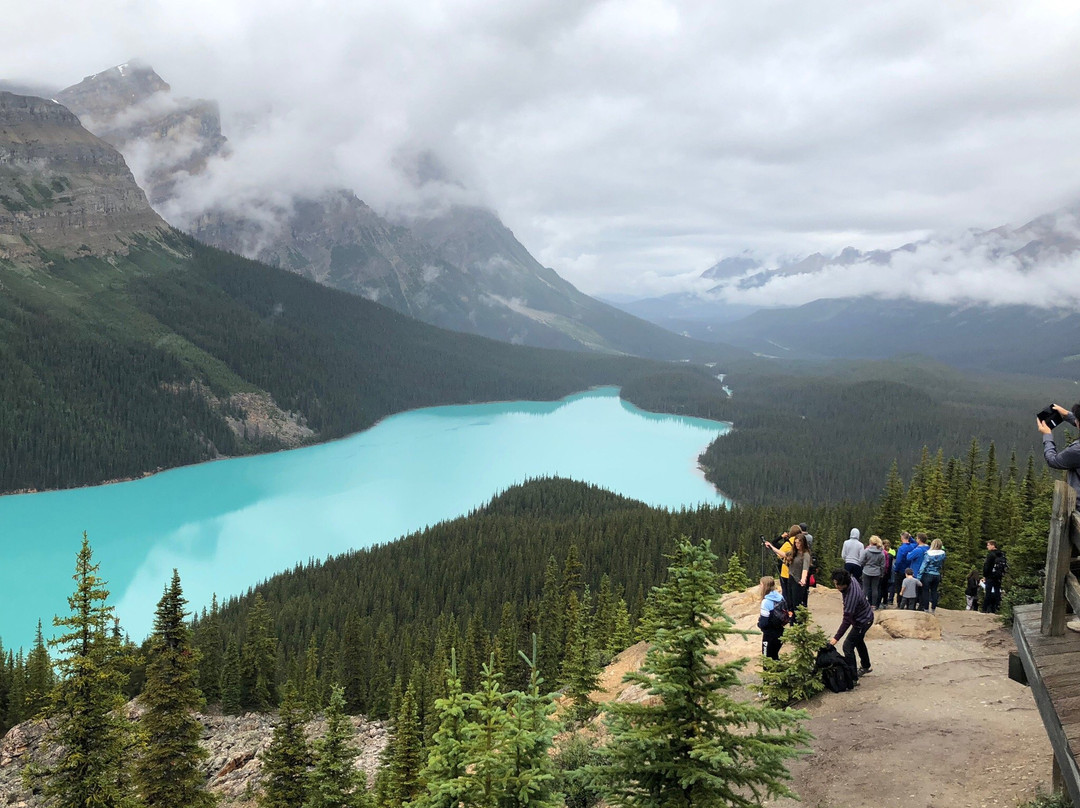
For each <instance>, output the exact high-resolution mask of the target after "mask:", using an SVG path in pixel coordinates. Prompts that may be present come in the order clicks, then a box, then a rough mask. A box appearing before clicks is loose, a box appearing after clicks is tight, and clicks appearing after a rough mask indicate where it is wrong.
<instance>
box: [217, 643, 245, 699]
mask: <svg viewBox="0 0 1080 808" xmlns="http://www.w3.org/2000/svg"><path fill="white" fill-rule="evenodd" d="M220 689H221V711H222V712H223V713H225V715H239V714H240V712H241V711H242V710H243V709H244V704H243V685H242V678H241V662H240V649H239V648H238V647H237V645H236V640H235V639H231V640H229V647H228V648H226V649H225V659H224V661H223V663H222V667H221V687H220Z"/></svg>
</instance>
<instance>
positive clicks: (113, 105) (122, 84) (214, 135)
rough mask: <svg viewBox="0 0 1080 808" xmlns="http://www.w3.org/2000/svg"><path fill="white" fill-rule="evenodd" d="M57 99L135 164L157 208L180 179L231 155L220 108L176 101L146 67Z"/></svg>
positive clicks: (117, 71) (102, 77)
mask: <svg viewBox="0 0 1080 808" xmlns="http://www.w3.org/2000/svg"><path fill="white" fill-rule="evenodd" d="M55 100H56V101H58V102H59V103H61V104H63V105H64V106H65V107H67V108H68V109H70V110H71V111H72V112H74V113H75V114H76V115H78V116H79V119H80V121H81V122H82V124H83V126H85V127H86V128H87V129H88V130H90V131H91V132H93V133H94V134H96V135H98V136H99V137H100V138H101V139H102V140H104V141H106V142H107V143H109V144H111V145H113V146H115V147H116V149H117V150H118V151H120V152H121V153H122V154H124V155H125V157H128V158H129V159H131V158H134V159H135V162H136V164H135V166H134V170H135V173H136V175H137V176H138V178H139V182H140V184H141V185H142V187H143V188H145V189H146V192H147V196H149V198H150V203H151V204H152V205H154V206H155V207H156V208H160V207H161V206H162V205H163V204H165V203H166V202H167V201H168V200H169V199H171V198H172V197H173V196H174V191H175V187H174V186H175V183H176V182H177V180H178V179H179V178H182V177H183V176H185V175H190V174H198V173H200V172H201V171H203V170H204V169H205V167H206V163H207V161H208V160H209V159H210V158H212V157H216V156H220V155H223V154H226V153H227V148H226V139H225V137H224V136H223V135H222V134H221V116H220V114H219V112H218V108H217V104H216V103H214V102H213V101H206V100H202V99H187V98H176V97H175V96H173V95H172V93H171V88H170V87H169V85H168V84H167V83H166V82H165V81H164V80H163V79H162V78H161V77H160V76H159V75H158V74H157V73H155V72H154V71H153V69H152V68H151V67H149V66H148V65H145V64H143V63H141V62H129V63H127V64H122V65H118V66H117V67H114V68H111V69H109V70H105V71H102V72H101V73H95V74H94V75H92V76H87V77H86V78H84V79H83V80H82V81H80V82H79V83H78V84H75V85H73V86H71V87H68V88H66V89H64V90H61V91H60V92H58V93H57V94H56V96H55Z"/></svg>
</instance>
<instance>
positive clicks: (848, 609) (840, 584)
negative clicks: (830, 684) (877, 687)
mask: <svg viewBox="0 0 1080 808" xmlns="http://www.w3.org/2000/svg"><path fill="white" fill-rule="evenodd" d="M832 580H833V584H834V585H835V586H836V588H837V589H839V590H840V593H841V594H842V595H843V598H844V619H843V620H842V621H841V622H840V628H838V629H837V630H836V635H835V636H834V637H832V638H831V639H830V640H829V645H836V644H837V643H838V642H840V638H841V637H843V636H844V632H845V631H848V629H849V628H850V629H851V631H849V632H848V636H847V639H846V640H844V659H846V660H847V663H848V667H849V668H851V672H852V673H853V674H855V675H856V676H858V675H863V674H867V673H870V671H871V667H870V652H869V651H867V650H866V640H865V639H864V638H865V637H866V632H867V631H869V630H870V626H872V625H873V624H874V610H873V609H871V608H870V604H869V603H867V602H866V596H865V595H864V594H863V591H862V587H861V586H860V585H859V582H858V581H856V580H855V579H854V578H852V577H851V573H850V572H848V571H847V570H834V571H833V574H832ZM856 651H858V652H859V661H860V662H861V663H862V667H861V668H859V670H858V673H857V674H856V673H855V652H856Z"/></svg>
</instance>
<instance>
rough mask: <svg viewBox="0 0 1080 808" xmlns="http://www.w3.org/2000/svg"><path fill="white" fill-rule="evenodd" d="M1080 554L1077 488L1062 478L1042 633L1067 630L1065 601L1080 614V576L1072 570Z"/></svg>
mask: <svg viewBox="0 0 1080 808" xmlns="http://www.w3.org/2000/svg"><path fill="white" fill-rule="evenodd" d="M1078 555H1080V514H1078V513H1077V512H1076V491H1074V490H1073V489H1072V487H1071V486H1068V485H1066V484H1065V483H1064V482H1063V481H1061V480H1058V481H1057V482H1056V483H1054V507H1053V510H1052V511H1051V514H1050V535H1049V537H1048V541H1047V544H1046V585H1045V589H1044V591H1043V604H1042V632H1041V633H1042V634H1044V635H1047V636H1051V637H1057V636H1060V635H1062V634H1064V633H1065V618H1066V614H1065V605H1066V603H1068V605H1069V606H1071V607H1072V611H1073V614H1075V615H1080V580H1078V579H1077V577H1076V575H1075V574H1073V572H1072V570H1071V567H1072V563H1073V559H1074V558H1076V557H1077V556H1078Z"/></svg>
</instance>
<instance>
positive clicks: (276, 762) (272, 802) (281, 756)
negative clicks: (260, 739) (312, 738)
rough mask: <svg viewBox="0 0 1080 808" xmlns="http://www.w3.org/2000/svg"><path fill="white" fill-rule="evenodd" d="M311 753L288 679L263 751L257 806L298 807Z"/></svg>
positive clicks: (300, 710)
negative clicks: (260, 791) (267, 742)
mask: <svg viewBox="0 0 1080 808" xmlns="http://www.w3.org/2000/svg"><path fill="white" fill-rule="evenodd" d="M310 762H311V754H310V750H309V749H308V745H307V740H306V738H305V737H304V705H303V704H301V703H300V699H299V697H298V696H297V694H296V687H295V686H294V685H293V683H292V682H286V683H285V687H284V688H283V693H282V700H281V710H280V711H279V713H278V723H277V726H275V727H274V736H273V738H272V739H271V741H270V746H268V747H267V749H266V752H265V753H263V771H264V772H266V779H265V780H264V782H263V792H262V794H261V795H260V797H259V806H260V808H298V806H301V805H303V804H304V800H305V799H307V795H308V764H309V763H310Z"/></svg>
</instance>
